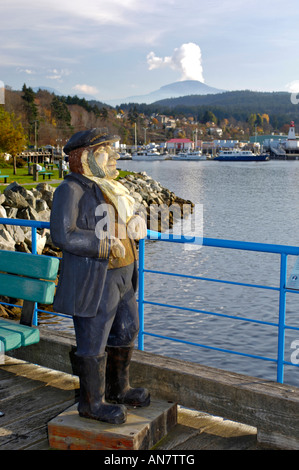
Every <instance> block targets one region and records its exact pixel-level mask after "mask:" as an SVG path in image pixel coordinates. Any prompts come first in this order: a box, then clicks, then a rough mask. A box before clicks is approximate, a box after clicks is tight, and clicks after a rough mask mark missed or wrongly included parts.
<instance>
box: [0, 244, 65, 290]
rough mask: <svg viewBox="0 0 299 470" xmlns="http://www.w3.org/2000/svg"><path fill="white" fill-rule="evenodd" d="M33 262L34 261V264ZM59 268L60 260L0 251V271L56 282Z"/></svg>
mask: <svg viewBox="0 0 299 470" xmlns="http://www.w3.org/2000/svg"><path fill="white" fill-rule="evenodd" d="M32 260H33V261H34V262H33V263H32ZM58 267H59V259H58V258H54V257H51V256H45V255H33V254H31V253H22V252H18V251H8V250H0V271H5V272H8V273H12V274H20V275H22V276H29V277H34V278H37V279H48V280H55V279H56V277H57V271H58ZM2 295H4V294H2Z"/></svg>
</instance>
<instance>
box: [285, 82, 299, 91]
mask: <svg viewBox="0 0 299 470" xmlns="http://www.w3.org/2000/svg"><path fill="white" fill-rule="evenodd" d="M286 89H287V91H288V92H290V93H299V80H293V81H292V82H290V83H287V84H286Z"/></svg>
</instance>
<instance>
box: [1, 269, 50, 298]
mask: <svg viewBox="0 0 299 470" xmlns="http://www.w3.org/2000/svg"><path fill="white" fill-rule="evenodd" d="M55 287H56V286H55V283H54V282H52V281H41V280H39V279H28V278H25V277H19V276H14V275H11V274H3V273H0V295H6V296H8V297H13V298H15V299H24V300H31V301H34V302H38V303H41V304H51V303H52V302H53V298H54V293H55Z"/></svg>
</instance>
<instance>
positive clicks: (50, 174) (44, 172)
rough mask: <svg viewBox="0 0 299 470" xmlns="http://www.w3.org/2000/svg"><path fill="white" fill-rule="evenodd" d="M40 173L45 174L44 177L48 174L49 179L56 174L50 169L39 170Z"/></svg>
mask: <svg viewBox="0 0 299 470" xmlns="http://www.w3.org/2000/svg"><path fill="white" fill-rule="evenodd" d="M38 174H39V175H43V179H45V178H46V176H48V179H51V176H52V175H53V174H54V173H51V172H50V171H48V172H47V171H44V170H41V171H39V172H38Z"/></svg>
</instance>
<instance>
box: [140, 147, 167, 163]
mask: <svg viewBox="0 0 299 470" xmlns="http://www.w3.org/2000/svg"><path fill="white" fill-rule="evenodd" d="M166 157H167V155H166V154H162V153H160V152H158V151H157V150H155V149H153V150H140V151H138V152H135V153H133V155H132V160H139V161H148V162H153V161H159V160H165V158H166Z"/></svg>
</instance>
